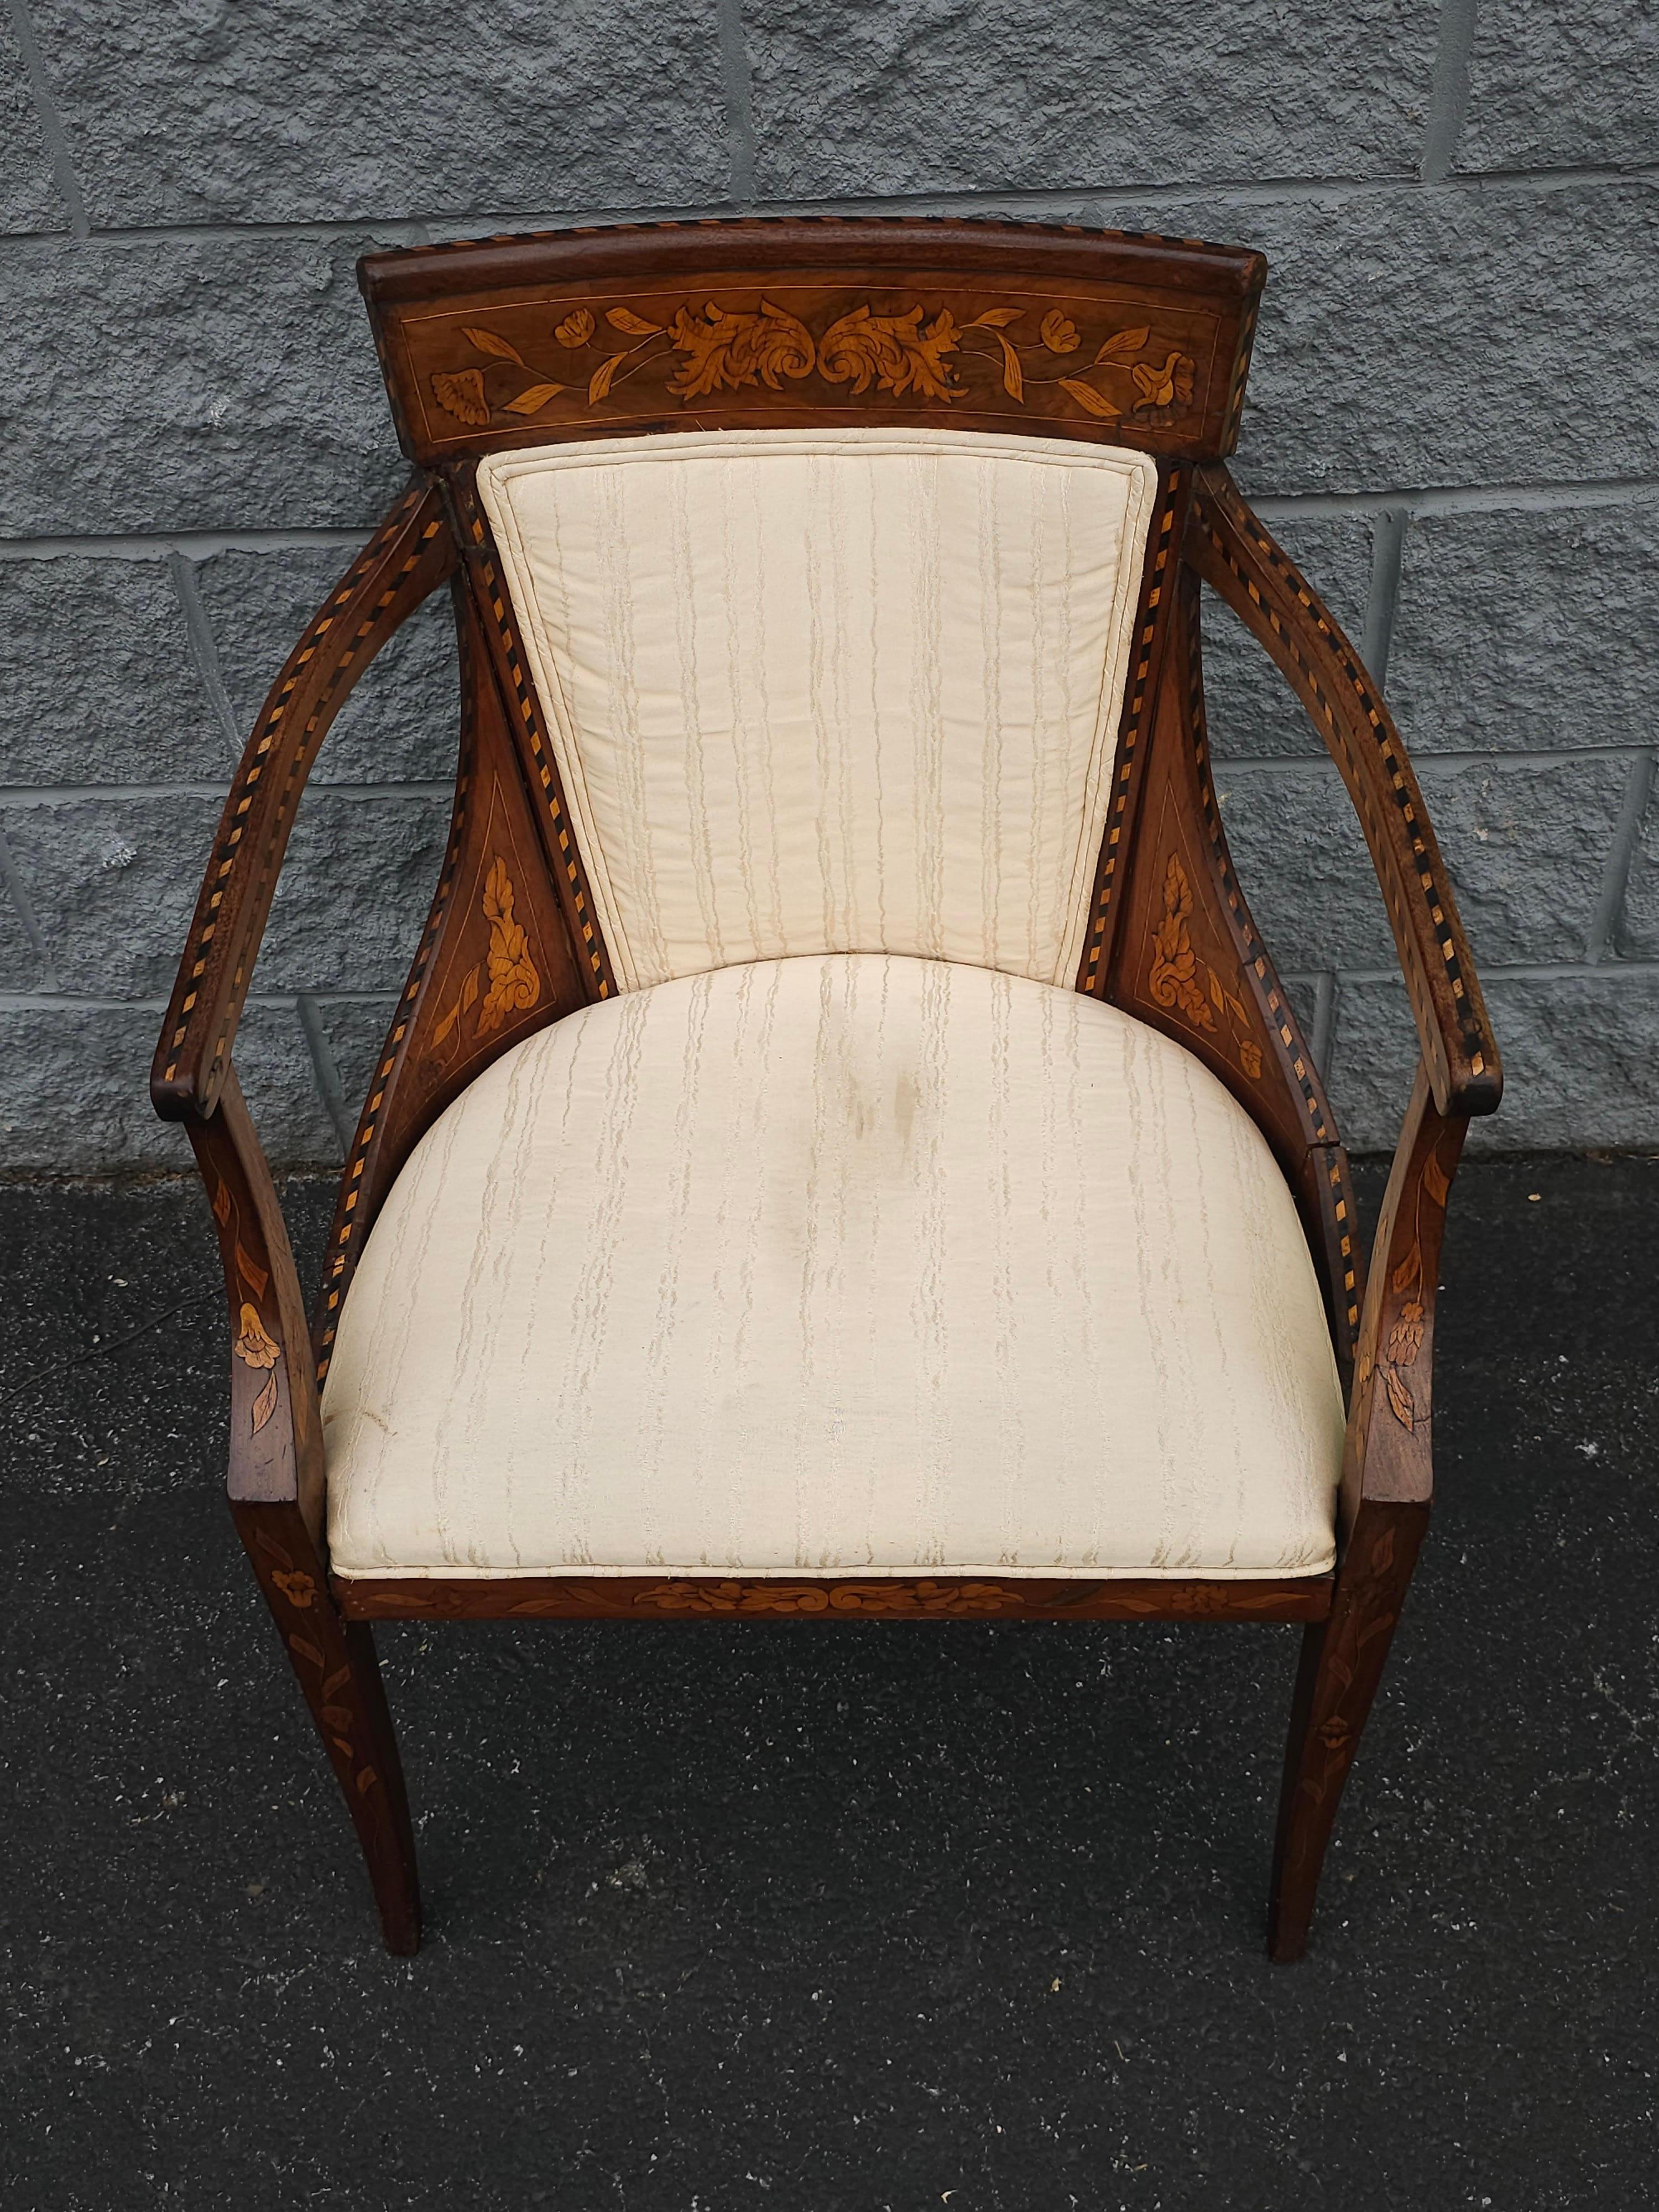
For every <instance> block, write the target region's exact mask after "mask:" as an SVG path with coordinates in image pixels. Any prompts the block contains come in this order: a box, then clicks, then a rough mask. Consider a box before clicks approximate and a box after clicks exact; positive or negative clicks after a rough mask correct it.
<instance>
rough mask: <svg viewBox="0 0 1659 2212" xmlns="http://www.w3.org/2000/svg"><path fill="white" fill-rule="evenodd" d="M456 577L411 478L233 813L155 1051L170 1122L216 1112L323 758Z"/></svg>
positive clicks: (256, 738) (270, 720) (154, 1083)
mask: <svg viewBox="0 0 1659 2212" xmlns="http://www.w3.org/2000/svg"><path fill="white" fill-rule="evenodd" d="M454 566H455V548H454V544H453V539H452V538H451V536H450V533H449V530H448V527H447V524H446V523H445V520H444V517H443V511H442V508H441V506H440V503H439V495H438V489H437V487H436V486H435V485H424V486H423V485H422V483H421V482H420V481H419V480H418V479H417V480H416V482H415V483H412V484H411V485H410V488H409V489H408V490H407V491H406V492H404V495H403V496H402V498H401V499H399V500H398V502H397V504H396V506H395V507H392V511H391V513H389V514H388V515H387V516H386V520H385V521H384V522H382V523H381V525H380V528H379V529H378V530H377V531H376V532H375V533H374V537H373V538H370V540H369V541H368V544H367V545H366V546H365V547H364V548H363V550H362V552H361V553H360V554H359V555H358V556H357V558H356V560H355V561H354V562H352V564H351V566H350V568H348V569H347V571H346V573H345V574H344V575H343V577H342V578H341V580H340V581H339V583H338V584H337V586H335V588H334V590H333V591H332V592H330V594H329V596H328V598H327V599H325V601H324V603H323V605H322V607H321V609H320V610H319V612H318V614H317V615H316V617H314V619H313V621H312V623H310V625H309V626H308V628H307V630H306V633H305V635H304V636H303V637H302V638H301V640H300V642H299V644H298V645H297V646H295V648H294V651H293V652H292V653H290V654H289V659H288V664H287V665H286V666H285V667H284V669H283V672H282V674H281V675H280V676H279V677H278V678H277V679H276V684H274V685H273V686H272V689H271V692H270V697H269V698H268V699H267V700H266V701H265V703H264V708H262V709H261V711H260V714H259V719H258V721H257V722H256V723H255V724H254V726H253V735H252V737H251V738H249V739H248V743H247V750H246V752H245V753H244V754H243V755H242V760H241V765H240V768H239V769H237V771H236V780H235V781H234V783H233V784H232V786H231V787H230V796H229V798H228V799H227V800H226V801H225V811H224V814H223V816H222V818H221V821H220V823H219V833H218V836H216V839H215V840H214V846H213V857H212V859H211V860H210V861H209V863H208V870H207V875H206V878H205V880H204V883H203V884H202V895H201V896H200V898H199V899H198V900H197V902H196V919H195V921H193V922H192V923H191V932H190V943H189V946H188V948H187V950H186V951H185V957H184V960H183V962H182V963H181V965H180V967H179V979H178V981H177V982H176V983H175V984H174V985H173V1000H172V1003H171V1004H170V1005H169V1006H168V1008H167V1021H166V1023H165V1024H164V1026H163V1028H162V1030H161V1043H160V1044H159V1045H158V1047H157V1048H156V1054H155V1066H154V1068H153V1069H152V1071H151V1074H150V1086H149V1089H150V1097H151V1099H152V1100H153V1101H154V1103H155V1110H156V1112H157V1113H158V1114H159V1115H161V1118H162V1120H163V1121H180V1120H183V1119H184V1118H185V1117H186V1116H187V1115H191V1114H200V1115H207V1114H211V1113H212V1111H213V1108H214V1102H215V1100H216V1097H218V1094H219V1090H220V1086H221V1085H222V1082H223V1080H224V1076H225V1072H226V1070H227V1069H228V1066H229V1065H230V1048H231V1043H232V1041H233V1039H234V1036H235V1035H236V1024H237V1022H238V1021H239V1019H240V1016H241V1012H242V1001H243V1000H244V999H245V998H246V995H247V986H248V981H249V978H250V977H251V976H252V973H253V963H254V958H255V956H256V955H257V954H258V950H259V939H260V938H261V937H262V936H263V934H264V927H265V918H266V916H267V915H269V913H270V900H271V894H272V892H273V891H274V890H276V875H277V871H278V870H279V869H280V868H281V866H282V865H283V854H284V853H285V852H286V851H287V850H288V840H289V831H290V830H291V829H292V828H293V826H294V815H295V808H296V807H297V806H298V805H299V803H300V794H301V792H302V791H303V790H304V788H305V781H306V777H307V775H308V774H309V773H310V770H311V764H312V763H313V760H315V758H316V757H317V749H318V747H319V745H320V744H321V743H322V741H323V739H324V738H325V736H326V735H327V733H328V729H329V726H330V724H331V722H332V721H333V720H334V717H335V715H336V714H337V713H338V712H339V710H340V708H341V706H342V704H343V702H344V700H345V699H346V697H347V696H348V694H349V691H350V690H351V687H352V685H353V684H355V683H356V680H357V678H358V677H359V676H361V675H362V672H363V671H364V669H365V668H367V667H368V664H369V662H370V661H371V660H373V659H374V655H375V654H376V653H378V652H379V651H380V647H382V646H383V645H384V644H385V643H386V640H387V638H389V637H390V636H391V635H392V632H393V631H394V630H395V629H397V627H398V624H399V623H401V622H402V621H403V620H404V617H406V616H408V615H410V614H412V613H413V611H415V609H416V607H417V606H419V605H420V604H421V602H422V599H425V598H426V597H427V595H428V593H429V592H432V591H434V590H435V588H436V587H437V586H438V585H440V584H441V583H442V582H443V581H444V580H445V578H446V577H447V576H448V575H449V574H450V573H451V572H452V570H453V568H454Z"/></svg>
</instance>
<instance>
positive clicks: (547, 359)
mask: <svg viewBox="0 0 1659 2212" xmlns="http://www.w3.org/2000/svg"><path fill="white" fill-rule="evenodd" d="M845 301H846V295H842V296H841V298H840V299H831V300H830V301H828V302H827V303H826V304H824V305H821V306H820V305H817V304H811V305H809V304H808V303H807V302H806V301H798V302H797V305H796V306H793V307H792V306H791V305H789V304H788V303H787V301H782V300H779V299H777V298H775V297H773V296H772V295H770V294H766V295H754V294H750V295H749V296H748V298H747V299H745V300H741V301H740V300H739V299H738V298H736V297H734V296H732V295H726V296H725V297H721V296H720V295H715V296H713V297H702V298H696V299H681V300H664V301H656V300H650V301H646V300H641V301H640V302H639V303H638V304H637V305H635V306H623V305H622V304H620V303H618V302H614V301H613V302H607V301H604V300H602V299H595V300H592V301H583V302H580V303H574V302H571V301H559V302H557V303H555V304H553V305H551V306H549V307H543V308H542V309H540V310H539V311H533V310H531V309H528V308H526V309H522V310H519V311H517V312H516V313H515V314H514V316H513V325H512V335H511V336H509V335H507V331H504V330H502V329H501V328H500V327H499V326H498V325H497V323H496V322H494V321H492V322H489V323H485V322H482V321H473V320H471V319H465V320H463V319H459V317H458V318H457V319H456V321H455V323H454V324H453V325H451V326H450V329H449V332H448V336H447V338H446V339H445V340H444V342H443V344H442V349H441V355H440V358H441V359H442V360H443V362H444V365H443V366H442V367H432V368H428V371H427V374H426V385H427V389H428V392H429V393H430V396H431V399H432V401H433V403H434V404H435V406H436V408H437V409H438V410H440V415H441V416H448V417H450V418H451V419H452V421H453V422H455V423H459V424H460V425H462V426H464V427H465V428H466V429H472V430H480V429H489V428H509V427H510V426H511V425H512V423H513V422H514V421H515V420H518V421H521V422H526V423H529V422H537V423H552V422H565V421H569V420H571V419H573V418H580V417H583V416H591V415H592V412H593V411H594V410H601V409H603V410H605V412H606V413H615V412H617V408H616V407H615V406H613V405H611V404H610V403H611V402H612V401H613V399H616V398H618V397H619V396H621V397H624V398H626V400H627V401H628V403H629V404H628V405H627V406H626V407H625V408H623V410H622V411H623V412H624V413H638V412H642V411H649V408H650V405H651V403H652V402H653V401H659V402H660V403H661V404H663V405H664V407H665V409H666V408H668V407H669V406H670V405H672V406H677V407H678V408H680V409H687V408H692V407H695V406H696V403H697V402H698V401H700V400H705V399H709V398H714V397H715V396H716V395H718V394H721V393H729V392H744V391H752V392H755V393H756V395H757V398H758V397H760V396H762V395H763V394H764V393H765V392H776V393H779V394H783V393H786V392H789V391H790V390H791V389H792V388H793V389H795V390H797V391H799V392H801V393H802V394H803V395H804V396H810V397H811V399H812V401H813V403H814V404H823V402H824V400H825V398H827V397H828V396H829V394H832V393H834V394H839V395H841V396H843V397H844V398H846V399H847V400H848V401H849V402H857V401H859V400H864V401H866V403H867V404H876V403H877V402H878V401H879V400H880V399H882V398H889V399H892V400H901V401H905V400H908V401H914V402H915V403H917V404H921V405H923V406H928V405H933V406H941V407H949V406H952V405H966V406H967V407H969V409H974V408H977V409H979V410H984V409H985V408H987V406H994V408H995V409H997V410H999V411H1003V410H1006V409H1007V408H1009V407H1010V406H1011V405H1012V407H1013V408H1018V409H1024V410H1029V409H1031V408H1032V407H1033V406H1034V405H1038V404H1039V403H1040V408H1039V411H1040V412H1041V413H1042V414H1044V415H1050V416H1062V417H1063V416H1068V415H1069V416H1071V417H1072V418H1073V420H1076V421H1079V422H1082V421H1091V422H1099V423H1114V422H1116V423H1122V424H1125V425H1126V426H1130V427H1135V428H1146V429H1152V428H1159V429H1164V428H1172V427H1173V428H1181V427H1182V426H1183V424H1184V423H1185V422H1187V420H1188V418H1189V417H1191V416H1193V414H1194V392H1195V390H1196V380H1197V376H1198V365H1197V362H1195V359H1194V351H1193V350H1192V349H1194V347H1195V346H1200V345H1201V344H1203V343H1205V341H1206V337H1207V333H1206V331H1204V330H1203V329H1202V327H1201V325H1199V324H1198V323H1197V321H1196V319H1195V318H1194V315H1193V313H1191V312H1190V311H1187V312H1176V311H1172V312H1171V313H1170V317H1169V319H1168V327H1166V328H1162V329H1160V328H1158V327H1155V326H1154V325H1153V324H1152V322H1151V321H1149V320H1147V319H1146V310H1145V309H1144V308H1143V309H1142V311H1141V314H1140V316H1139V318H1138V317H1137V316H1136V315H1135V313H1134V312H1133V308H1129V309H1127V310H1126V311H1125V312H1123V313H1120V314H1117V315H1112V314H1110V313H1109V311H1105V310H1103V309H1101V308H1097V307H1092V306H1085V303H1082V302H1071V301H1068V302H1067V304H1066V307H1053V306H1045V305H1044V304H1043V303H1042V302H1040V301H1037V302H1032V303H1030V304H1027V305H1021V304H1019V303H1018V302H1016V301H992V302H991V303H990V304H988V305H982V306H977V307H975V308H974V311H973V312H971V313H969V312H966V307H965V304H964V303H963V302H961V301H951V300H946V299H944V298H942V297H940V296H939V295H934V296H933V297H931V298H927V297H923V298H912V299H909V300H908V301H897V302H895V301H890V300H889V299H887V298H885V297H884V296H883V295H872V296H870V297H867V298H865V299H860V300H854V301H853V302H852V303H851V304H846V303H845ZM647 309H648V310H649V311H648V312H647ZM626 387H631V388H629V389H625V388H626Z"/></svg>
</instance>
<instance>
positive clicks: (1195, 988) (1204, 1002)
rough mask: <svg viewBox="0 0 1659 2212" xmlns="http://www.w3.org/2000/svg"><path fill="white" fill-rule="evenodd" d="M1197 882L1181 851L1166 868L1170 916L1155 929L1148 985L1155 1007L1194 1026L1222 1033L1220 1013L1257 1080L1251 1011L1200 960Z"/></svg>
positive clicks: (1166, 902)
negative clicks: (1194, 920) (1195, 938)
mask: <svg viewBox="0 0 1659 2212" xmlns="http://www.w3.org/2000/svg"><path fill="white" fill-rule="evenodd" d="M1192 913H1193V886H1192V880H1191V878H1189V877H1188V873H1187V871H1186V869H1185V868H1184V867H1183V866H1182V863H1181V856H1180V854H1178V853H1171V854H1170V859H1169V865H1168V866H1166V868H1165V869H1164V915H1163V919H1162V921H1159V922H1158V926H1157V927H1156V928H1155V929H1154V930H1153V932H1152V960H1151V965H1150V967H1149V969H1148V972H1147V977H1146V987H1147V989H1148V990H1149V991H1150V992H1151V994H1152V1000H1153V1003H1154V1005H1156V1006H1165V1007H1167V1008H1169V1009H1170V1012H1176V1013H1180V1014H1182V1015H1184V1016H1185V1018H1187V1020H1188V1022H1190V1023H1191V1024H1192V1025H1193V1027H1194V1029H1197V1030H1205V1031H1206V1033H1207V1034H1209V1035H1211V1036H1218V1034H1219V1033H1218V1022H1217V1018H1218V1016H1219V1017H1220V1018H1221V1020H1222V1021H1225V1023H1226V1024H1227V1026H1228V1029H1229V1030H1230V1032H1231V1038H1232V1046H1233V1050H1234V1052H1235V1054H1237V1060H1238V1064H1239V1066H1240V1067H1242V1068H1243V1071H1244V1073H1245V1074H1246V1075H1248V1076H1249V1078H1250V1079H1251V1081H1252V1082H1255V1080H1256V1079H1258V1078H1259V1077H1260V1075H1261V1047H1260V1046H1259V1045H1258V1044H1257V1043H1256V1042H1255V1040H1254V1038H1253V1037H1252V1036H1250V1033H1249V1032H1250V1026H1251V1024H1250V1014H1249V1008H1248V1007H1247V1006H1245V1004H1244V1002H1243V1000H1242V999H1240V998H1239V997H1238V996H1237V994H1235V993H1234V992H1231V991H1230V990H1229V989H1228V988H1227V987H1226V985H1225V983H1224V982H1223V981H1222V980H1221V978H1220V976H1219V975H1217V973H1216V971H1215V969H1213V968H1212V967H1210V966H1209V964H1208V963H1206V961H1204V960H1202V959H1200V957H1199V955H1198V953H1197V951H1195V949H1194V945H1193V934H1192V931H1191V929H1190V927H1188V924H1189V922H1190V921H1191V919H1192Z"/></svg>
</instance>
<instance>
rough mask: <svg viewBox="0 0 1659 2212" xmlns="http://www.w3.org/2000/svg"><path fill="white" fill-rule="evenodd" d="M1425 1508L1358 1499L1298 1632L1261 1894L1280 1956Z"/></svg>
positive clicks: (1379, 1666) (1302, 1941) (1299, 1937)
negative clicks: (1275, 1825)
mask: <svg viewBox="0 0 1659 2212" xmlns="http://www.w3.org/2000/svg"><path fill="white" fill-rule="evenodd" d="M1428 1517H1429V1515H1428V1508H1427V1507H1426V1506H1425V1505H1419V1504H1379V1503H1376V1502H1374V1501H1370V1502H1367V1503H1366V1504H1364V1505H1362V1507H1361V1508H1360V1510H1359V1514H1358V1518H1357V1519H1356V1521H1355V1523H1354V1528H1353V1531H1352V1535H1351V1537H1350V1539H1349V1542H1348V1546H1347V1549H1346V1555H1345V1557H1344V1559H1343V1562H1342V1566H1341V1569H1340V1571H1339V1573H1338V1576H1337V1583H1336V1591H1335V1596H1334V1601H1333V1604H1332V1607H1331V1613H1330V1617H1329V1619H1328V1620H1316V1621H1310V1623H1309V1625H1308V1627H1307V1629H1306V1631H1305V1632H1304V1636H1303V1640H1302V1659H1301V1663H1300V1666H1299V1667H1298V1668H1297V1680H1296V1694H1295V1696H1294V1698H1293V1699H1292V1701H1291V1740H1290V1744H1289V1747H1288V1748H1287V1750H1286V1752H1285V1781H1284V1787H1283V1789H1282V1790H1281V1791H1280V1794H1279V1832H1278V1835H1277V1837H1276V1838H1275V1840H1274V1844H1273V1880H1272V1887H1271V1889H1270V1892H1269V1896H1268V1904H1267V1954H1268V1956H1269V1957H1270V1958H1271V1959H1273V1960H1277V1961H1278V1962H1279V1963H1280V1964H1281V1965H1288V1964H1289V1963H1290V1962H1291V1960H1296V1959H1299V1958H1300V1957H1301V1956H1302V1954H1303V1953H1304V1951H1305V1950H1306V1948H1307V1946H1308V1929H1309V1926H1310V1923H1311V1921H1312V1919H1313V1911H1314V1899H1315V1897H1316V1893H1317V1891H1318V1888H1319V1875H1320V1869H1322V1867H1323V1865H1324V1863H1325V1850H1326V1846H1327V1845H1328V1844H1329V1842H1330V1839H1331V1830H1332V1829H1333V1827H1334V1826H1335V1823H1336V1808H1337V1806H1338V1804H1339V1803H1340V1801H1341V1796H1342V1787H1343V1784H1345V1783H1346V1780H1347V1778H1348V1769H1349V1768H1350V1767H1351V1766H1352V1765H1353V1759H1354V1753H1355V1752H1356V1751H1357V1750H1358V1747H1359V1736H1360V1731H1361V1730H1362V1729H1364V1725H1365V1717H1366V1715H1367V1714H1368V1713H1369V1712H1370V1709H1371V1700H1372V1699H1374V1698H1375V1697H1376V1691H1377V1686H1378V1684H1379V1683H1380V1682H1381V1681H1382V1679H1383V1664H1384V1662H1385V1661H1386V1660H1387V1658H1388V1656H1389V1644H1391V1643H1392V1642H1393V1640H1394V1632H1395V1623H1396V1622H1397V1621H1398V1620H1399V1618H1400V1608H1401V1605H1402V1604H1403V1603H1404V1601H1405V1595H1406V1589H1407V1584H1408V1583H1410V1581H1411V1577H1412V1569H1413V1566H1414V1565H1415V1564H1416V1561H1417V1553H1418V1547H1419V1545H1420V1544H1421V1543H1422V1541H1423V1531H1424V1529H1425V1527H1426V1526H1427V1523H1428Z"/></svg>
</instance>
